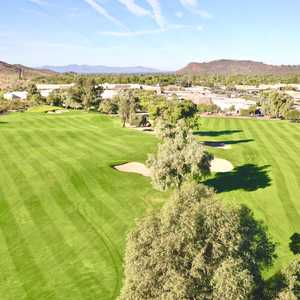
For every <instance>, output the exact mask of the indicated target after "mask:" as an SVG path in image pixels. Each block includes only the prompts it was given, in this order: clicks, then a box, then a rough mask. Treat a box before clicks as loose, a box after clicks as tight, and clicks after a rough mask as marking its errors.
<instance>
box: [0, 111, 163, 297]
mask: <svg viewBox="0 0 300 300" xmlns="http://www.w3.org/2000/svg"><path fill="white" fill-rule="evenodd" d="M155 144H156V140H155V138H154V137H152V136H151V135H145V134H143V133H140V132H136V131H133V130H130V129H121V126H120V122H119V121H118V120H117V119H110V118H108V117H105V116H100V115H99V114H97V115H96V114H92V113H91V114H87V113H67V114H64V115H45V114H36V113H23V114H21V113H20V114H19V113H15V114H10V115H7V116H2V117H0V157H1V161H0V182H1V185H0V270H1V271H0V299H1V300H6V299H11V300H17V299H18V300H19V299H20V300H21V299H34V300H42V299H43V300H45V299H51V300H52V299H62V300H66V299H72V300H77V299H78V300H79V299H80V300H84V299H85V300H90V299H97V300H100V299H115V298H116V296H117V295H118V293H119V290H120V287H121V283H122V282H121V281H122V277H123V276H122V275H123V274H122V262H121V260H122V256H123V249H124V242H125V237H126V233H127V231H128V230H129V228H131V227H132V225H133V224H134V220H135V218H137V217H139V216H141V215H142V214H144V213H145V211H146V210H147V209H151V208H152V207H153V206H157V205H158V201H159V200H158V199H159V198H160V197H159V193H158V192H155V191H153V189H152V188H151V185H150V183H149V180H148V179H146V178H144V177H142V176H140V175H136V174H128V173H120V172H118V171H115V170H114V169H112V168H111V167H110V166H111V165H113V164H116V163H122V162H126V161H141V162H143V161H144V160H145V159H146V153H147V152H149V151H153V149H154V148H155Z"/></svg>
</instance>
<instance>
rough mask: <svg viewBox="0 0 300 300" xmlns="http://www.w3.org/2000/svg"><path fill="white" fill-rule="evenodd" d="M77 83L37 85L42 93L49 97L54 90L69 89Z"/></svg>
mask: <svg viewBox="0 0 300 300" xmlns="http://www.w3.org/2000/svg"><path fill="white" fill-rule="evenodd" d="M74 85H75V84H74V83H71V84H37V85H36V87H37V89H38V90H39V92H40V93H41V95H42V97H45V98H47V97H48V96H49V95H50V94H51V93H52V92H53V91H57V90H67V89H69V88H71V87H73V86H74Z"/></svg>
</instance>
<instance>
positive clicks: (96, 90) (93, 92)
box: [82, 78, 103, 111]
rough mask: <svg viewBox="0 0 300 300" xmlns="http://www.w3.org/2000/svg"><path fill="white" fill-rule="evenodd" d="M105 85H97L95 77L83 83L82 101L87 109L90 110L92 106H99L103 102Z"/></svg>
mask: <svg viewBox="0 0 300 300" xmlns="http://www.w3.org/2000/svg"><path fill="white" fill-rule="evenodd" d="M102 93H103V87H102V86H97V85H96V81H95V79H93V78H92V79H87V80H86V81H84V84H83V95H82V103H83V106H84V108H85V110H87V111H88V110H90V109H91V108H92V107H94V108H98V107H99V104H100V102H101V95H102Z"/></svg>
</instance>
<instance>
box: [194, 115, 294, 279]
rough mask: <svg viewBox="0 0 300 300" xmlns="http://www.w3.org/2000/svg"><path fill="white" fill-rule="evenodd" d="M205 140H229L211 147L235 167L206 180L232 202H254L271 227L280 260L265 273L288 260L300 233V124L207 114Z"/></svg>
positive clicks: (247, 203)
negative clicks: (295, 236) (291, 243)
mask: <svg viewBox="0 0 300 300" xmlns="http://www.w3.org/2000/svg"><path fill="white" fill-rule="evenodd" d="M202 125H203V132H202V133H200V136H199V139H200V140H202V141H224V143H225V144H228V145H231V147H232V148H231V149H229V150H224V149H217V150H216V149H213V148H211V147H210V148H208V149H210V151H211V152H213V153H214V154H215V156H216V157H220V158H225V159H228V160H230V161H231V162H232V163H233V165H234V166H235V169H234V171H233V172H230V173H227V174H219V175H217V176H215V177H214V178H213V179H209V180H207V181H206V184H208V185H210V186H212V187H214V188H215V189H216V190H217V191H219V196H220V197H222V199H225V200H226V201H228V202H232V203H243V204H246V205H247V206H249V207H250V208H251V209H252V210H253V211H254V213H255V216H256V217H257V218H258V219H261V220H263V221H264V222H265V224H266V225H267V226H268V229H269V232H270V234H271V236H272V237H273V239H274V240H275V241H276V243H277V254H278V257H279V258H278V259H277V261H276V263H275V265H274V267H273V268H272V269H271V270H267V271H265V274H266V276H268V275H271V274H272V273H274V272H275V271H276V270H279V269H280V268H281V267H282V265H285V264H286V263H288V261H289V259H290V258H291V257H292V256H293V254H292V253H291V252H290V251H289V247H288V243H289V237H290V236H291V235H292V234H293V233H294V232H300V155H299V154H300V124H295V123H290V122H287V121H264V120H245V119H226V118H221V119H220V118H219V119H216V118H203V119H202Z"/></svg>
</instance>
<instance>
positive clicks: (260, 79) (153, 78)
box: [35, 73, 300, 87]
mask: <svg viewBox="0 0 300 300" xmlns="http://www.w3.org/2000/svg"><path fill="white" fill-rule="evenodd" d="M81 77H82V75H78V74H75V73H67V74H60V75H56V76H51V77H38V78H36V79H35V82H43V83H57V82H61V83H72V82H76V81H77V80H78V78H81ZM84 78H93V79H94V80H95V81H96V83H97V84H101V83H106V82H107V83H123V84H129V83H139V84H149V85H156V84H159V85H160V86H162V87H163V86H168V85H175V84H176V85H179V86H190V85H205V86H208V87H216V86H218V85H225V86H227V87H233V86H235V85H254V86H258V85H260V84H275V83H278V82H281V83H285V84H299V83H300V74H298V75H297V74H291V75H228V76H225V75H178V74H175V73H164V74H123V75H117V74H108V75H104V74H99V75H96V74H93V75H85V76H84Z"/></svg>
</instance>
